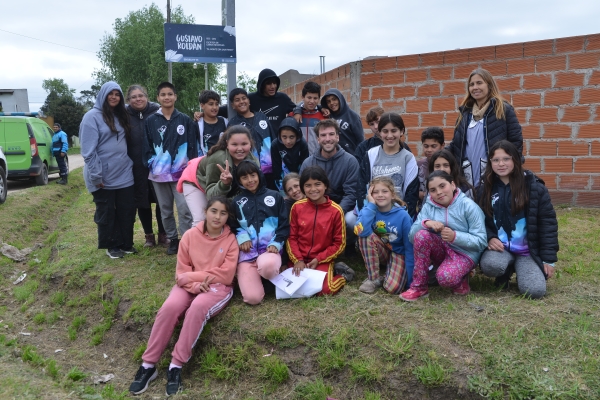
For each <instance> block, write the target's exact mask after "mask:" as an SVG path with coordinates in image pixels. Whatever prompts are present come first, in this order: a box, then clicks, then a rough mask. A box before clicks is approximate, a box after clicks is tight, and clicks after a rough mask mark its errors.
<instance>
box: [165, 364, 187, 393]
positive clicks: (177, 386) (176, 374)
mask: <svg viewBox="0 0 600 400" xmlns="http://www.w3.org/2000/svg"><path fill="white" fill-rule="evenodd" d="M182 389H183V387H182V386H181V368H171V369H170V370H169V371H167V396H171V395H174V394H177V393H179V392H180V391H181V390H182Z"/></svg>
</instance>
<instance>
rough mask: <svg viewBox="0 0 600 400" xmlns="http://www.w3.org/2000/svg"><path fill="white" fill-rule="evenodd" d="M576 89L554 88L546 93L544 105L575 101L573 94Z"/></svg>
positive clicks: (557, 104)
mask: <svg viewBox="0 0 600 400" xmlns="http://www.w3.org/2000/svg"><path fill="white" fill-rule="evenodd" d="M574 94H575V91H573V90H572V89H570V90H553V91H551V92H546V93H544V105H545V106H559V105H563V104H571V103H573V95H574Z"/></svg>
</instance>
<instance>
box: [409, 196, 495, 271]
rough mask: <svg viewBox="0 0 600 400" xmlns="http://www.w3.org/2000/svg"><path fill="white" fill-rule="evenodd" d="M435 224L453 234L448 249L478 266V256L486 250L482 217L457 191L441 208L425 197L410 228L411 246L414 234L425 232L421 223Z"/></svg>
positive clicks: (429, 197)
mask: <svg viewBox="0 0 600 400" xmlns="http://www.w3.org/2000/svg"><path fill="white" fill-rule="evenodd" d="M428 220H431V221H439V222H441V223H443V224H444V226H447V227H448V228H450V229H452V230H453V231H454V232H455V233H456V237H455V238H454V241H452V242H451V243H449V244H450V247H451V248H452V249H453V250H455V251H456V252H458V253H461V254H464V255H465V256H467V257H469V258H470V259H471V260H473V262H474V263H475V264H477V263H478V262H479V258H480V257H481V253H483V251H484V250H485V248H486V247H487V233H486V229H485V216H484V214H483V211H481V208H479V206H478V205H477V204H476V203H475V202H474V201H473V200H471V199H469V198H468V197H467V196H466V195H465V194H464V193H463V192H461V191H460V189H457V190H456V193H455V195H454V198H453V199H452V202H450V204H449V205H448V207H444V206H442V205H440V204H438V203H436V202H435V201H433V200H432V199H431V196H427V201H426V202H425V204H424V205H423V208H422V209H421V211H420V212H419V215H418V216H417V220H416V221H415V222H414V224H413V225H412V227H411V228H410V241H411V242H412V243H414V242H415V234H416V233H417V232H418V231H420V230H422V229H428V228H426V227H425V225H424V224H423V222H424V221H428Z"/></svg>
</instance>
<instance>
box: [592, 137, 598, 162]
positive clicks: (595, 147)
mask: <svg viewBox="0 0 600 400" xmlns="http://www.w3.org/2000/svg"><path fill="white" fill-rule="evenodd" d="M591 144H592V145H591V146H590V155H592V156H600V142H597V141H593V142H592V143H591ZM598 162H600V159H599V160H598Z"/></svg>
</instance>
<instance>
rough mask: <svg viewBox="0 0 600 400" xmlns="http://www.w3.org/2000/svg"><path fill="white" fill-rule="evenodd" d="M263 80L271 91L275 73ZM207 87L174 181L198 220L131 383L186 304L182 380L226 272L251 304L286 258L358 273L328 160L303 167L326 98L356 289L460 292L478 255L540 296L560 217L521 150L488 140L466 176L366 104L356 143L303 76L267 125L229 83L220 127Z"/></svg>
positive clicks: (175, 382) (439, 142)
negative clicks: (352, 193)
mask: <svg viewBox="0 0 600 400" xmlns="http://www.w3.org/2000/svg"><path fill="white" fill-rule="evenodd" d="M266 81H267V84H271V82H270V81H269V80H268V79H267V80H266ZM272 84H274V85H275V86H276V88H275V92H276V91H277V90H276V89H277V88H278V82H275V83H272ZM265 87H266V88H269V86H268V85H265ZM265 91H266V89H265ZM469 93H470V92H469ZM215 95H216V94H213V93H211V92H203V94H202V95H201V104H202V108H203V115H202V118H201V120H200V132H202V133H203V135H204V136H202V135H201V139H200V144H199V148H200V149H201V153H200V157H198V158H197V159H195V160H192V161H193V162H190V163H189V164H188V166H187V168H186V169H185V170H184V171H183V172H182V173H181V177H180V179H179V186H180V189H181V190H182V191H183V193H187V194H186V195H185V198H186V200H188V206H189V208H190V210H191V213H192V215H193V216H194V226H193V227H192V228H191V229H190V230H189V231H188V232H187V233H186V234H185V235H183V238H182V241H181V244H180V248H179V254H178V257H177V273H176V278H177V279H176V285H175V286H174V287H173V289H172V291H171V293H170V295H169V298H168V299H167V300H166V302H165V303H164V305H163V307H162V308H161V309H160V311H159V312H158V315H157V318H156V321H155V323H154V326H153V329H152V334H151V336H150V340H149V344H148V348H147V350H146V352H145V353H144V355H143V356H142V359H143V361H144V362H143V364H142V366H140V368H139V370H138V373H137V374H136V377H135V380H134V382H133V383H132V384H131V387H130V391H131V392H132V393H134V394H139V393H142V392H143V391H145V390H146V388H147V386H148V383H149V382H150V381H151V380H153V379H155V378H156V376H157V373H156V367H155V364H156V362H157V361H158V358H159V357H160V354H161V353H162V350H164V348H165V347H166V345H167V343H168V340H169V338H170V336H171V334H172V332H173V329H174V326H175V324H176V322H177V320H178V319H179V318H181V317H183V316H184V314H185V319H184V322H183V328H182V331H181V334H180V339H179V340H178V342H177V344H176V346H175V349H174V351H173V358H172V361H171V365H170V366H169V372H168V383H167V394H173V393H176V392H177V391H178V390H179V389H180V388H181V377H180V373H181V367H182V365H183V364H184V363H185V362H187V361H188V360H189V358H190V357H191V350H192V347H193V346H194V344H195V342H196V340H197V338H198V337H199V335H200V333H201V331H202V328H203V326H204V324H205V323H206V321H207V320H208V319H209V318H211V317H212V316H213V315H215V314H216V313H218V312H219V311H220V310H221V309H223V307H224V306H225V305H226V304H227V302H228V301H229V300H230V298H231V296H232V283H233V278H234V276H235V275H236V274H237V281H238V285H239V288H240V291H241V294H242V297H243V301H244V302H246V303H247V304H250V305H256V304H259V303H260V302H261V301H262V300H263V298H264V296H265V282H266V281H268V280H269V279H272V278H274V277H275V276H276V275H277V274H279V273H280V271H281V270H282V265H283V266H284V267H283V268H286V267H287V268H292V271H293V273H294V274H295V275H300V273H301V272H302V270H304V269H305V268H310V269H317V270H320V271H323V272H325V273H326V275H325V278H324V281H323V287H322V291H321V292H320V293H319V294H321V295H323V294H335V293H337V292H338V291H339V290H340V289H341V288H342V287H343V286H344V285H345V284H346V283H347V282H349V281H351V280H352V279H353V278H354V271H353V270H352V269H351V268H349V267H348V266H347V265H346V264H344V263H343V262H338V261H337V260H336V259H337V257H338V256H340V254H341V253H342V252H343V251H344V248H345V247H346V245H347V244H348V243H349V242H348V235H347V231H346V225H347V223H348V216H347V212H345V210H344V209H343V208H342V207H341V206H340V205H338V204H337V203H336V202H335V201H332V200H331V198H330V196H329V194H330V189H331V185H330V179H329V177H328V174H327V173H326V172H325V170H324V169H323V168H321V167H320V166H318V165H306V163H305V165H304V166H302V164H303V162H304V159H306V158H307V157H309V155H314V154H318V153H319V152H320V151H322V150H323V146H324V145H323V143H324V142H322V141H317V144H318V145H319V147H318V148H314V144H313V147H312V148H311V141H312V140H313V139H314V138H318V137H319V135H318V133H320V132H319V131H318V128H319V126H320V125H321V124H319V125H317V123H318V121H321V120H322V119H324V118H325V116H324V115H323V114H322V110H325V109H327V112H326V113H327V114H328V115H329V116H330V117H332V118H334V119H336V118H340V119H341V120H342V121H344V122H343V126H339V130H338V129H336V130H335V132H334V133H332V134H335V135H339V148H341V149H343V150H345V151H346V152H349V153H351V154H352V155H353V156H354V157H356V161H357V163H358V164H359V165H360V178H359V181H358V182H357V183H356V184H357V186H358V189H357V191H358V193H359V194H358V196H357V198H356V204H355V213H356V214H357V216H356V222H355V223H354V226H353V233H354V234H355V235H356V236H357V237H358V240H357V246H358V248H359V249H360V252H361V254H362V256H363V259H364V262H365V267H366V269H367V274H368V277H367V279H366V280H365V281H364V282H363V283H362V284H361V285H360V288H359V290H360V291H362V292H365V293H374V292H375V291H376V290H377V289H378V288H380V287H383V288H384V290H386V291H387V292H389V293H393V294H399V297H400V298H401V299H402V300H405V301H415V300H417V299H420V298H424V297H426V296H428V286H429V284H430V283H433V282H437V284H439V285H440V286H443V287H448V288H450V289H451V290H452V292H453V293H454V294H457V295H466V294H467V293H469V292H470V287H469V281H468V280H469V276H470V273H471V271H472V270H473V269H474V268H475V266H476V265H478V264H479V265H480V267H481V269H482V271H483V272H484V274H486V275H488V276H493V277H496V284H497V285H498V286H504V287H506V285H508V282H509V280H510V277H511V276H512V274H513V272H515V271H516V273H517V276H518V285H519V289H520V291H521V293H523V294H525V295H526V296H529V297H532V298H539V297H542V296H543V295H544V294H545V289H546V282H545V280H546V279H547V278H548V277H550V276H552V274H553V268H554V265H553V263H554V262H555V261H556V252H557V250H558V242H557V223H556V216H555V214H554V210H553V208H552V204H551V203H550V198H549V195H548V191H547V190H546V189H545V187H544V185H543V181H541V180H540V179H539V178H537V177H536V176H535V175H534V174H533V173H531V172H529V171H526V170H524V169H523V165H522V157H521V154H520V151H519V149H518V148H517V147H516V146H515V145H514V144H512V143H511V142H509V141H507V140H498V141H496V142H495V143H494V144H493V145H491V147H490V148H489V151H488V152H487V154H486V159H487V160H488V162H487V163H486V164H485V170H484V172H483V173H482V174H481V177H482V179H481V181H479V180H475V181H473V182H472V183H470V182H468V181H467V180H466V179H465V177H464V176H463V175H464V174H463V171H462V166H461V165H460V164H459V161H460V160H457V159H456V157H455V156H454V154H453V152H452V151H451V150H447V149H445V148H444V146H445V139H444V132H443V131H442V130H441V129H440V128H437V127H433V128H427V129H425V130H424V131H423V132H422V135H421V143H422V148H423V154H424V155H425V157H424V158H423V159H422V160H419V161H418V162H417V161H416V159H415V157H414V156H413V154H412V153H411V151H410V149H409V148H408V146H407V145H406V143H405V137H406V128H405V126H404V123H403V120H402V117H401V116H400V115H398V114H396V113H384V112H383V110H382V109H380V108H377V109H374V110H371V111H370V112H369V114H368V115H367V123H368V124H369V126H371V127H372V131H373V132H374V138H372V139H369V141H362V139H361V137H362V127H360V129H359V128H358V127H357V126H356V125H357V124H356V121H353V118H354V116H353V115H352V114H351V113H349V109H348V108H347V105H346V103H345V100H344V99H343V96H341V93H340V92H339V91H336V90H330V91H327V92H326V93H325V96H323V98H322V99H321V109H319V108H318V107H317V104H318V98H319V97H320V88H319V87H318V85H316V84H314V83H312V82H310V83H309V84H307V85H306V86H305V90H303V93H302V95H303V100H304V102H303V104H302V105H301V106H300V107H301V109H300V110H298V108H296V109H295V110H293V111H291V112H290V114H289V115H288V116H287V117H285V118H282V119H281V120H280V121H278V126H276V127H274V126H273V125H275V124H274V123H273V120H272V119H269V118H268V117H267V116H266V115H265V113H263V112H261V111H260V110H254V111H251V110H252V107H251V104H250V100H249V95H248V94H247V93H246V92H245V91H244V90H243V89H235V90H233V91H232V92H231V93H230V96H229V101H230V104H232V105H233V108H234V110H235V111H236V113H237V115H236V116H235V117H234V118H232V119H231V121H229V123H228V124H227V121H225V120H222V119H221V118H220V117H219V116H218V104H219V103H220V98H218V97H217V96H218V95H216V96H215ZM265 95H266V94H265ZM331 96H333V97H331ZM498 99H499V100H498ZM493 100H495V101H500V102H501V101H502V100H501V98H493ZM488 101H489V99H488ZM495 104H497V103H495ZM471 106H472V104H471ZM484 111H485V110H484ZM298 115H300V117H301V120H302V125H300V124H298V122H297V118H295V117H298ZM321 117H323V118H321ZM469 118H470V115H469ZM313 122H314V124H313ZM359 123H360V121H359ZM217 124H219V125H218V127H216V126H215V125H217ZM336 124H338V125H340V124H339V123H338V122H336ZM227 125H228V127H227V128H226V129H224V126H227ZM325 125H326V124H325ZM315 126H316V127H317V132H316V133H315V132H314V131H313V128H314V127H315ZM375 127H376V128H375ZM220 129H224V131H222V132H219V130H220ZM358 130H359V131H360V133H359V134H358V133H357V134H356V135H354V133H355V132H356V131H358ZM275 131H276V132H278V135H277V137H274V134H273V132H275ZM338 132H339V134H338ZM215 136H218V139H217V138H215ZM332 143H334V146H337V145H338V142H337V141H334V142H332ZM465 144H466V142H465ZM461 151H462V150H461ZM275 155H278V156H279V157H277V156H275ZM482 165H483V164H482ZM353 204H354V203H353ZM382 267H384V271H383V272H382V270H381V268H382Z"/></svg>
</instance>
